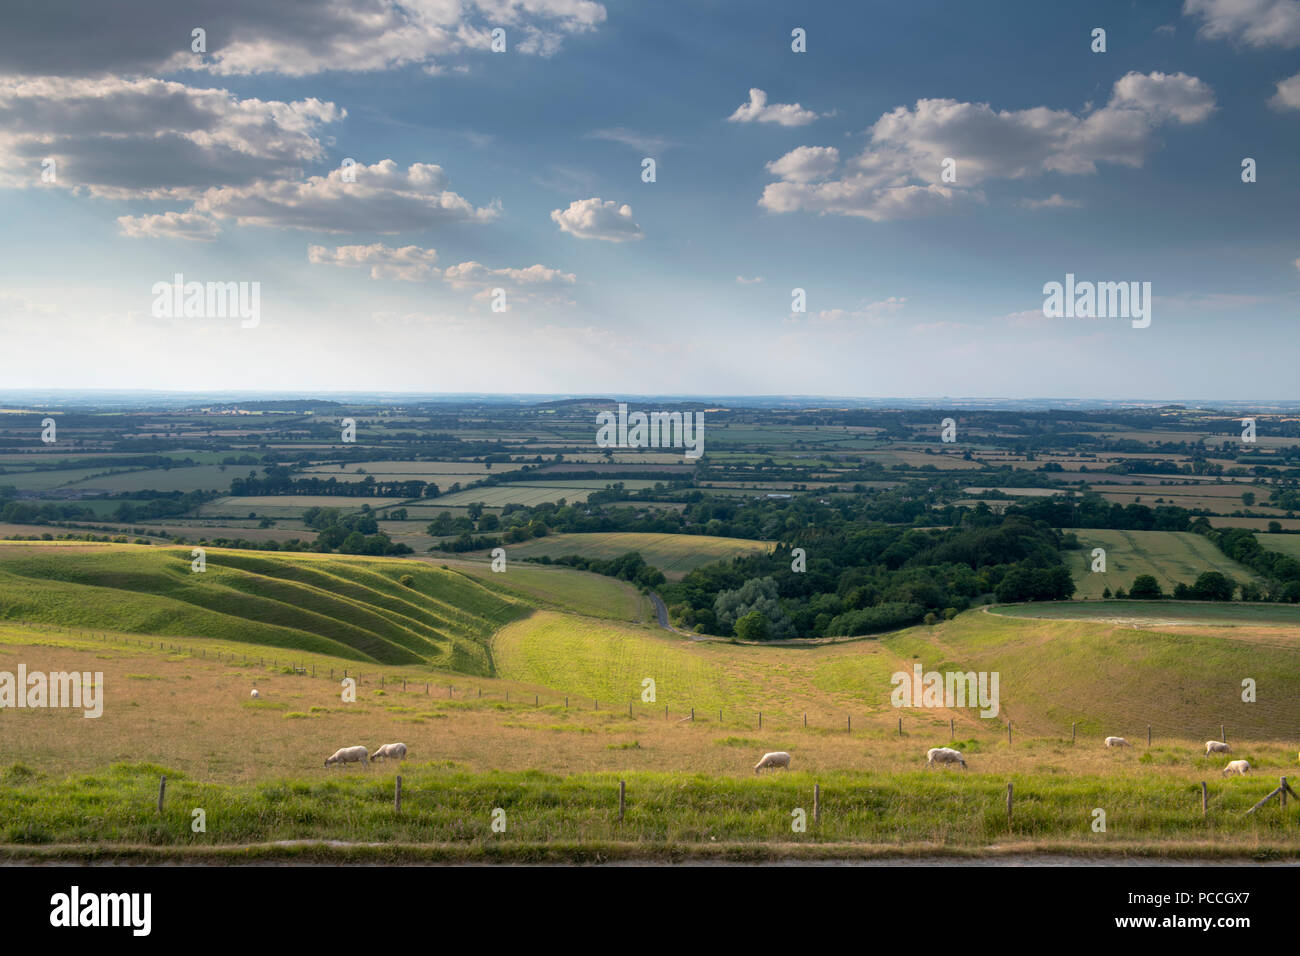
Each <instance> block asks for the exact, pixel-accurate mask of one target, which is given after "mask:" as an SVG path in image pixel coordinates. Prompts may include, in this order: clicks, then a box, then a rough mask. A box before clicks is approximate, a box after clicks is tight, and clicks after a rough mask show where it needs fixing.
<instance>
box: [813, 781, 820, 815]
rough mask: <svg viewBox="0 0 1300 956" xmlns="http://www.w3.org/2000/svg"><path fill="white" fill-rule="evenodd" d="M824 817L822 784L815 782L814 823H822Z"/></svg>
mask: <svg viewBox="0 0 1300 956" xmlns="http://www.w3.org/2000/svg"><path fill="white" fill-rule="evenodd" d="M821 819H822V785H821V784H820V783H814V784H813V823H820V822H821Z"/></svg>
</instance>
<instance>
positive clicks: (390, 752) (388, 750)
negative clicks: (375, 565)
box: [370, 744, 406, 763]
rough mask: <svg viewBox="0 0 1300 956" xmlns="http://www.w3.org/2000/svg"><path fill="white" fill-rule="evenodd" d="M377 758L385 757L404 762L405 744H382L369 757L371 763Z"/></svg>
mask: <svg viewBox="0 0 1300 956" xmlns="http://www.w3.org/2000/svg"><path fill="white" fill-rule="evenodd" d="M377 757H387V758H391V759H393V760H405V759H406V744H384V745H383V746H382V747H380V748H379V749H378V750H376V751H375V752H374V753H372V754H371V755H370V760H371V762H372V763H373V762H374V760H375V758H377Z"/></svg>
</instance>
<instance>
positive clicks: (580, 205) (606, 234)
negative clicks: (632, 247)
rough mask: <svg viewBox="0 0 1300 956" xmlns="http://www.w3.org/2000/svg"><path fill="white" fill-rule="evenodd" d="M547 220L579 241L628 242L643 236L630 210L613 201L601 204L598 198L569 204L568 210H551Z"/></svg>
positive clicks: (628, 207)
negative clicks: (549, 217) (550, 220)
mask: <svg viewBox="0 0 1300 956" xmlns="http://www.w3.org/2000/svg"><path fill="white" fill-rule="evenodd" d="M551 219H552V221H554V222H555V224H556V225H558V226H559V227H560V231H561V232H567V233H569V234H570V235H573V236H577V237H578V238H579V239H603V240H605V241H606V242H628V241H631V240H636V239H641V238H644V236H645V233H643V232H642V231H641V227H640V226H639V225H637V223H636V220H635V219H633V218H632V207H631V206H629V205H627V204H626V203H624V204H623V205H622V206H620V205H619V204H618V203H616V202H614V201H613V200H606V201H604V202H602V201H601V200H600V198H599V197H595V198H592V199H578V200H575V201H573V202H571V203H569V208H568V209H555V210H552V212H551Z"/></svg>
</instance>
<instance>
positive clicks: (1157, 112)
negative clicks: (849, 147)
mask: <svg viewBox="0 0 1300 956" xmlns="http://www.w3.org/2000/svg"><path fill="white" fill-rule="evenodd" d="M1214 109H1215V104H1214V93H1213V91H1212V90H1211V89H1210V87H1209V86H1208V85H1207V84H1205V83H1204V82H1202V81H1201V80H1199V79H1197V78H1196V77H1194V76H1188V75H1187V74H1184V73H1174V74H1166V73H1160V72H1154V73H1149V74H1139V73H1129V74H1126V75H1125V76H1123V77H1121V78H1120V80H1119V81H1117V82H1116V83H1115V85H1114V88H1113V90H1112V93H1111V98H1110V101H1109V102H1108V103H1107V104H1106V105H1105V106H1104V107H1102V108H1100V109H1097V110H1094V111H1092V112H1087V113H1081V114H1075V113H1072V112H1070V111H1069V110H1054V109H1049V108H1047V107H1043V106H1040V107H1033V108H1030V109H1025V110H1000V111H999V110H994V109H993V108H992V107H991V106H989V104H987V103H964V102H959V101H957V100H951V99H922V100H917V102H916V105H915V106H914V107H911V108H909V107H906V106H900V107H898V108H896V109H894V110H892V111H891V112H889V113H886V114H884V115H883V116H881V117H880V118H879V119H878V120H877V121H876V122H875V124H874V125H873V126H872V127H871V129H870V130H869V134H870V143H869V144H868V146H867V148H866V149H865V150H863V151H862V152H861V153H860V154H859V155H857V156H855V157H853V158H851V159H849V160H847V161H844V162H843V163H841V162H839V156H838V153H837V152H836V151H835V150H834V148H833V147H809V146H801V147H799V148H798V149H795V150H792V151H791V152H789V153H787V154H786V155H784V156H782V157H781V158H780V159H777V160H775V161H773V162H771V163H769V164H768V167H767V168H768V169H769V171H771V172H772V173H774V174H775V175H777V176H778V177H779V180H778V181H777V182H774V183H770V184H768V186H767V187H766V188H765V189H764V190H763V195H762V197H761V198H760V200H759V205H760V206H761V207H763V208H764V209H766V210H768V211H769V212H794V211H797V210H803V211H808V212H816V213H818V214H819V215H828V214H829V215H842V216H860V217H863V218H866V219H871V220H873V221H877V222H880V221H885V220H891V219H903V218H914V217H918V216H926V215H932V214H934V213H937V212H940V211H942V210H945V209H949V208H952V207H954V206H955V205H957V204H958V203H963V202H966V203H969V202H983V201H984V195H983V192H982V191H981V190H980V189H979V186H980V184H981V183H983V182H985V181H987V180H991V179H1023V178H1028V177H1032V176H1037V175H1040V174H1042V173H1045V172H1057V173H1064V174H1067V175H1083V174H1090V173H1095V172H1096V171H1097V165H1098V164H1099V163H1112V164H1119V165H1126V166H1134V167H1137V166H1141V165H1142V163H1143V161H1144V160H1145V158H1146V156H1147V154H1148V153H1149V152H1151V151H1152V150H1153V149H1154V148H1155V141H1154V130H1155V129H1156V128H1157V127H1158V126H1160V125H1162V124H1168V123H1176V124H1192V123H1199V122H1203V121H1204V120H1205V119H1206V118H1207V117H1208V116H1209V115H1210V114H1211V113H1212V112H1213V110H1214ZM949 158H951V159H954V160H955V162H956V173H957V182H956V183H955V184H954V183H945V182H943V179H942V175H943V169H944V161H945V160H946V159H949Z"/></svg>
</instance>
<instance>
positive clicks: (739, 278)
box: [736, 276, 763, 285]
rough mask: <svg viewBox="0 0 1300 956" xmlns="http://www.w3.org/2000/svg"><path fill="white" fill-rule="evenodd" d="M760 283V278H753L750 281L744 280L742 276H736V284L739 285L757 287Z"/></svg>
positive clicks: (761, 279) (761, 278)
mask: <svg viewBox="0 0 1300 956" xmlns="http://www.w3.org/2000/svg"><path fill="white" fill-rule="evenodd" d="M762 281H763V277H762V276H754V278H752V279H746V278H745V277H744V276H736V282H737V284H739V285H758V283H760V282H762Z"/></svg>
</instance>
